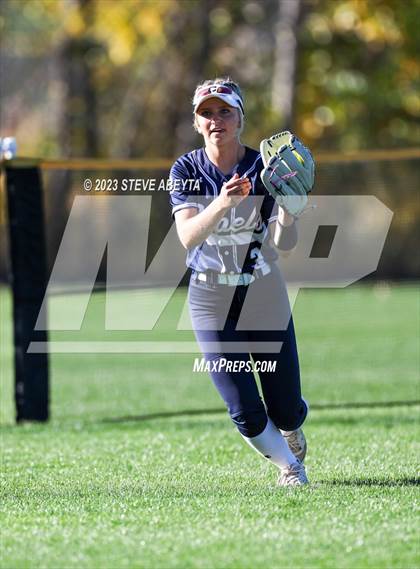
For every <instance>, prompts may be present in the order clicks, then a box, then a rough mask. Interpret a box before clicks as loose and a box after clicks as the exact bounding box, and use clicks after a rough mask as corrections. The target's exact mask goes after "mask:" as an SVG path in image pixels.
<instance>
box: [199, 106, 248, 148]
mask: <svg viewBox="0 0 420 569" xmlns="http://www.w3.org/2000/svg"><path fill="white" fill-rule="evenodd" d="M195 120H196V127H197V130H198V132H199V133H200V134H202V135H203V137H204V140H205V142H206V144H215V145H216V146H223V145H225V144H229V143H230V142H232V141H236V140H237V139H238V136H239V129H240V126H241V119H240V114H239V110H238V109H235V108H234V107H231V106H230V105H228V104H227V103H225V102H224V101H221V100H220V99H216V98H214V99H207V101H204V103H202V104H201V105H200V106H199V108H198V109H197V112H196V118H195Z"/></svg>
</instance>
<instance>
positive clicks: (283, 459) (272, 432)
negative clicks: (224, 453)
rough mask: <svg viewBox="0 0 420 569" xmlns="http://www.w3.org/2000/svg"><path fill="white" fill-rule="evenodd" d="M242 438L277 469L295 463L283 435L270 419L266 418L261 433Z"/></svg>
mask: <svg viewBox="0 0 420 569" xmlns="http://www.w3.org/2000/svg"><path fill="white" fill-rule="evenodd" d="M242 436H243V438H244V439H245V440H246V442H247V443H248V444H249V445H250V446H251V447H252V448H253V449H255V450H256V451H257V452H259V453H260V454H262V455H263V456H264V457H265V458H267V459H268V460H270V461H271V462H273V463H274V464H275V465H276V466H278V467H279V468H284V467H286V466H289V465H290V464H293V463H294V462H296V458H295V456H294V455H293V453H292V452H291V450H290V449H289V446H288V444H287V442H286V441H285V440H284V438H283V435H282V434H281V432H280V431H279V429H277V427H276V426H275V424H274V423H273V421H272V420H271V419H270V418H268V421H267V425H266V427H265V429H264V430H263V432H262V433H260V434H259V435H257V436H256V437H245V436H244V435H242Z"/></svg>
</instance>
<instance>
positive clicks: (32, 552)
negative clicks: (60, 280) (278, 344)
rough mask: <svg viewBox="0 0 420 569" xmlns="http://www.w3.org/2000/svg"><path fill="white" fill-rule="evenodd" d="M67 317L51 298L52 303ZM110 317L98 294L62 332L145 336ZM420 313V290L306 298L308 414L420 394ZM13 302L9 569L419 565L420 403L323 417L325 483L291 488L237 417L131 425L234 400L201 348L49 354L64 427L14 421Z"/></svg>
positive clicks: (6, 365) (8, 387) (386, 288)
mask: <svg viewBox="0 0 420 569" xmlns="http://www.w3.org/2000/svg"><path fill="white" fill-rule="evenodd" d="M156 294H158V293H156ZM182 302H183V293H182V292H180V293H179V294H177V295H176V296H175V297H174V299H173V301H172V302H171V306H170V307H169V308H168V310H167V311H166V313H165V315H164V317H163V318H161V319H160V321H159V325H158V327H157V329H156V330H155V331H154V332H153V333H154V334H155V337H156V338H167V337H168V336H169V334H170V326H171V323H173V321H174V318H175V315H176V314H177V313H178V312H179V308H180V306H181V305H182ZM69 306H71V299H69V298H64V297H56V298H54V299H53V300H52V306H51V309H52V310H57V311H58V312H60V311H65V310H69ZM103 308H104V297H103V295H100V294H97V295H94V296H93V297H92V300H91V302H90V305H89V308H88V314H87V316H86V318H85V321H84V324H83V327H82V330H81V331H80V333H79V332H77V333H76V332H72V333H70V332H55V333H54V334H53V335H52V337H53V339H59V340H66V339H76V338H77V339H100V340H108V339H119V340H124V339H128V338H133V337H135V338H136V339H137V338H141V337H142V334H141V333H138V334H137V333H136V334H134V335H133V333H130V334H129V333H127V332H104V331H101V327H103V326H102V322H103ZM418 308H419V298H418V291H417V288H416V287H415V286H396V285H381V286H375V287H368V286H359V287H350V288H347V289H344V290H307V291H303V292H302V293H301V294H300V296H299V298H298V301H297V304H296V309H295V312H294V314H295V323H296V328H297V334H298V341H299V347H300V355H301V367H302V378H303V384H304V394H305V396H306V397H307V398H308V399H309V401H310V403H313V404H323V403H336V404H337V403H351V402H353V403H368V402H379V403H383V404H385V403H386V402H389V401H397V400H399V401H401V400H410V401H413V400H416V399H419V383H418V381H419V343H418V339H419V316H418V314H419V312H418ZM0 309H1V329H0V334H1V338H2V348H1V354H0V357H1V359H0V365H1V368H0V370H1V377H2V394H3V396H2V406H1V423H2V430H1V432H2V473H1V493H2V499H1V504H2V505H1V527H2V531H1V538H2V540H1V541H2V543H1V546H2V549H1V559H0V566H1V567H2V568H18V567H28V568H29V567H30V568H32V567H48V568H67V567H71V568H73V567H92V568H93V567H95V568H96V567H107V568H111V567H112V568H114V567H115V568H117V567H151V568H155V567H156V568H166V567H180V568H181V567H202V568H213V567H215V568H222V567H235V568H239V567H240V568H248V567H252V568H255V567H261V568H267V567H293V568H299V567H308V568H312V567H313V568H321V567H322V568H327V567H328V568H335V567H337V568H351V569H353V568H354V569H356V568H357V569H358V568H365V567H366V568H368V567H369V568H376V567H378V568H379V567H381V568H383V567H386V568H388V567H390V568H404V569H405V568H407V569H408V568H412V567H418V566H419V565H420V556H419V548H418V543H419V541H418V521H417V520H418V482H419V478H418V444H417V443H416V439H417V440H418V434H419V429H418V407H415V406H398V407H386V406H383V407H381V406H378V407H376V408H372V409H368V408H359V409H325V410H313V411H312V413H311V414H310V417H309V418H308V421H307V423H306V428H305V432H306V434H307V438H308V440H309V452H308V458H307V465H308V474H309V476H310V479H311V483H312V484H311V486H310V487H307V488H302V489H298V491H296V490H294V491H293V490H286V491H285V490H284V489H278V488H276V486H275V478H276V473H275V469H274V468H273V467H272V466H271V465H270V464H269V463H267V462H265V461H263V460H261V459H260V458H259V457H258V456H257V455H256V454H254V453H253V452H252V451H251V450H250V449H249V448H248V447H246V445H245V444H244V443H243V441H242V440H241V438H240V437H239V436H238V434H237V432H236V431H235V429H234V427H233V426H232V424H231V423H230V420H229V419H228V417H227V415H226V414H225V413H220V414H210V413H209V414H203V415H200V416H188V415H185V414H184V415H183V414H180V415H179V416H174V417H169V418H160V419H159V418H158V419H151V418H147V417H143V418H139V419H138V420H134V416H140V415H142V416H147V415H148V414H151V413H157V412H179V411H184V410H192V409H201V410H203V411H205V410H206V409H212V408H218V407H221V404H220V401H219V399H218V397H217V395H216V394H215V393H214V391H213V388H212V386H211V385H210V381H209V380H208V378H207V377H206V375H205V374H194V373H193V372H192V362H191V360H192V356H191V355H175V356H170V355H133V354H131V355H115V354H114V355H112V354H106V355H93V354H92V355H75V354H73V355H71V354H67V355H59V354H54V355H52V356H51V371H52V373H51V376H52V416H53V419H52V421H51V423H50V424H48V425H46V426H42V425H32V424H28V425H23V426H20V427H16V426H14V425H13V406H12V349H11V326H10V317H8V315H9V314H10V298H9V296H8V294H7V293H6V291H4V290H3V291H2V292H1V293H0ZM184 334H185V338H187V337H188V335H189V333H188V332H186V333H184ZM126 416H133V420H118V418H122V417H126ZM110 419H111V420H113V422H111V421H110Z"/></svg>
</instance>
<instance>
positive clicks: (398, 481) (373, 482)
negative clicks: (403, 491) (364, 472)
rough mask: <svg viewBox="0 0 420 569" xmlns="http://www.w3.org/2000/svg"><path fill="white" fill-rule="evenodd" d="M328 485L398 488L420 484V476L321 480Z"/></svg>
mask: <svg viewBox="0 0 420 569" xmlns="http://www.w3.org/2000/svg"><path fill="white" fill-rule="evenodd" d="M321 484H323V485H324V484H325V485H326V486H383V487H387V488H396V487H398V486H420V478H411V477H409V476H402V477H401V478H395V479H393V480H386V479H384V478H345V479H344V480H340V479H338V478H337V479H333V480H324V481H321Z"/></svg>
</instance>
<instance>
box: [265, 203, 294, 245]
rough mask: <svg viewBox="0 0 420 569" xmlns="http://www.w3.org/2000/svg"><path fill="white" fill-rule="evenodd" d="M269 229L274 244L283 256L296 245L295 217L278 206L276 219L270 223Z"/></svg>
mask: <svg viewBox="0 0 420 569" xmlns="http://www.w3.org/2000/svg"><path fill="white" fill-rule="evenodd" d="M270 230H271V237H272V239H273V241H274V244H275V246H276V247H277V248H278V249H280V251H281V253H282V255H283V256H288V255H289V254H290V253H291V252H292V251H293V249H294V248H295V247H296V244H297V240H298V232H297V227H296V219H295V217H294V216H293V215H290V214H289V213H288V212H287V211H285V210H284V209H283V208H281V207H279V213H278V216H277V219H276V220H275V222H273V223H271V224H270Z"/></svg>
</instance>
